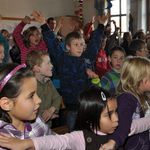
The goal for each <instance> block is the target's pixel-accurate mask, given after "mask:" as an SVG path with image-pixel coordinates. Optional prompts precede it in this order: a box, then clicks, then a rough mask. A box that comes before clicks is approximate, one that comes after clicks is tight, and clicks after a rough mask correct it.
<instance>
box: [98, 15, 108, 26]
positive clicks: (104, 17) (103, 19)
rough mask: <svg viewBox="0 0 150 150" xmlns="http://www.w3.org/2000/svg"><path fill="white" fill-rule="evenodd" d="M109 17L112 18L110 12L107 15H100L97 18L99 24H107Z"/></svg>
mask: <svg viewBox="0 0 150 150" xmlns="http://www.w3.org/2000/svg"><path fill="white" fill-rule="evenodd" d="M109 18H110V14H109V13H107V14H106V15H101V16H98V18H97V20H98V22H99V24H103V25H105V24H106V23H107V21H108V19H109Z"/></svg>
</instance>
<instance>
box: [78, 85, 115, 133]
mask: <svg viewBox="0 0 150 150" xmlns="http://www.w3.org/2000/svg"><path fill="white" fill-rule="evenodd" d="M111 98H113V96H111V95H110V93H109V92H107V91H106V90H104V89H102V88H99V87H90V88H89V89H87V90H85V91H83V92H82V93H81V94H80V96H79V109H78V114H77V119H76V124H75V128H76V130H84V129H87V130H89V131H92V130H96V131H97V130H98V129H100V125H99V120H100V117H101V113H102V111H103V110H104V109H105V108H106V106H107V101H108V100H109V99H111Z"/></svg>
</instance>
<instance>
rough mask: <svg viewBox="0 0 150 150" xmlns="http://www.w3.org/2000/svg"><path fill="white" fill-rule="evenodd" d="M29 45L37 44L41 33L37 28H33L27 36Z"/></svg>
mask: <svg viewBox="0 0 150 150" xmlns="http://www.w3.org/2000/svg"><path fill="white" fill-rule="evenodd" d="M29 40H30V45H38V44H39V42H40V40H41V34H40V32H39V31H38V30H35V31H34V32H33V34H32V35H31V36H30V38H29Z"/></svg>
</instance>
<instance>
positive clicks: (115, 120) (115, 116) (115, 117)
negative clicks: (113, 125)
mask: <svg viewBox="0 0 150 150" xmlns="http://www.w3.org/2000/svg"><path fill="white" fill-rule="evenodd" d="M113 121H114V122H118V121H119V119H118V114H117V113H115V114H114V117H113Z"/></svg>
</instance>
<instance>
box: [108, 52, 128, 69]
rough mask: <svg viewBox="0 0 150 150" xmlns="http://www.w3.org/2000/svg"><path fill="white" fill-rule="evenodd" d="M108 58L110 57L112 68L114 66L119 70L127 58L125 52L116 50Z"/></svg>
mask: <svg viewBox="0 0 150 150" xmlns="http://www.w3.org/2000/svg"><path fill="white" fill-rule="evenodd" d="M108 58H109V61H110V63H111V66H112V68H114V69H115V70H117V71H120V69H121V67H122V65H123V62H124V59H125V55H124V53H123V52H121V51H117V50H116V51H114V52H113V54H112V55H111V57H110V56H109V57H108Z"/></svg>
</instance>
